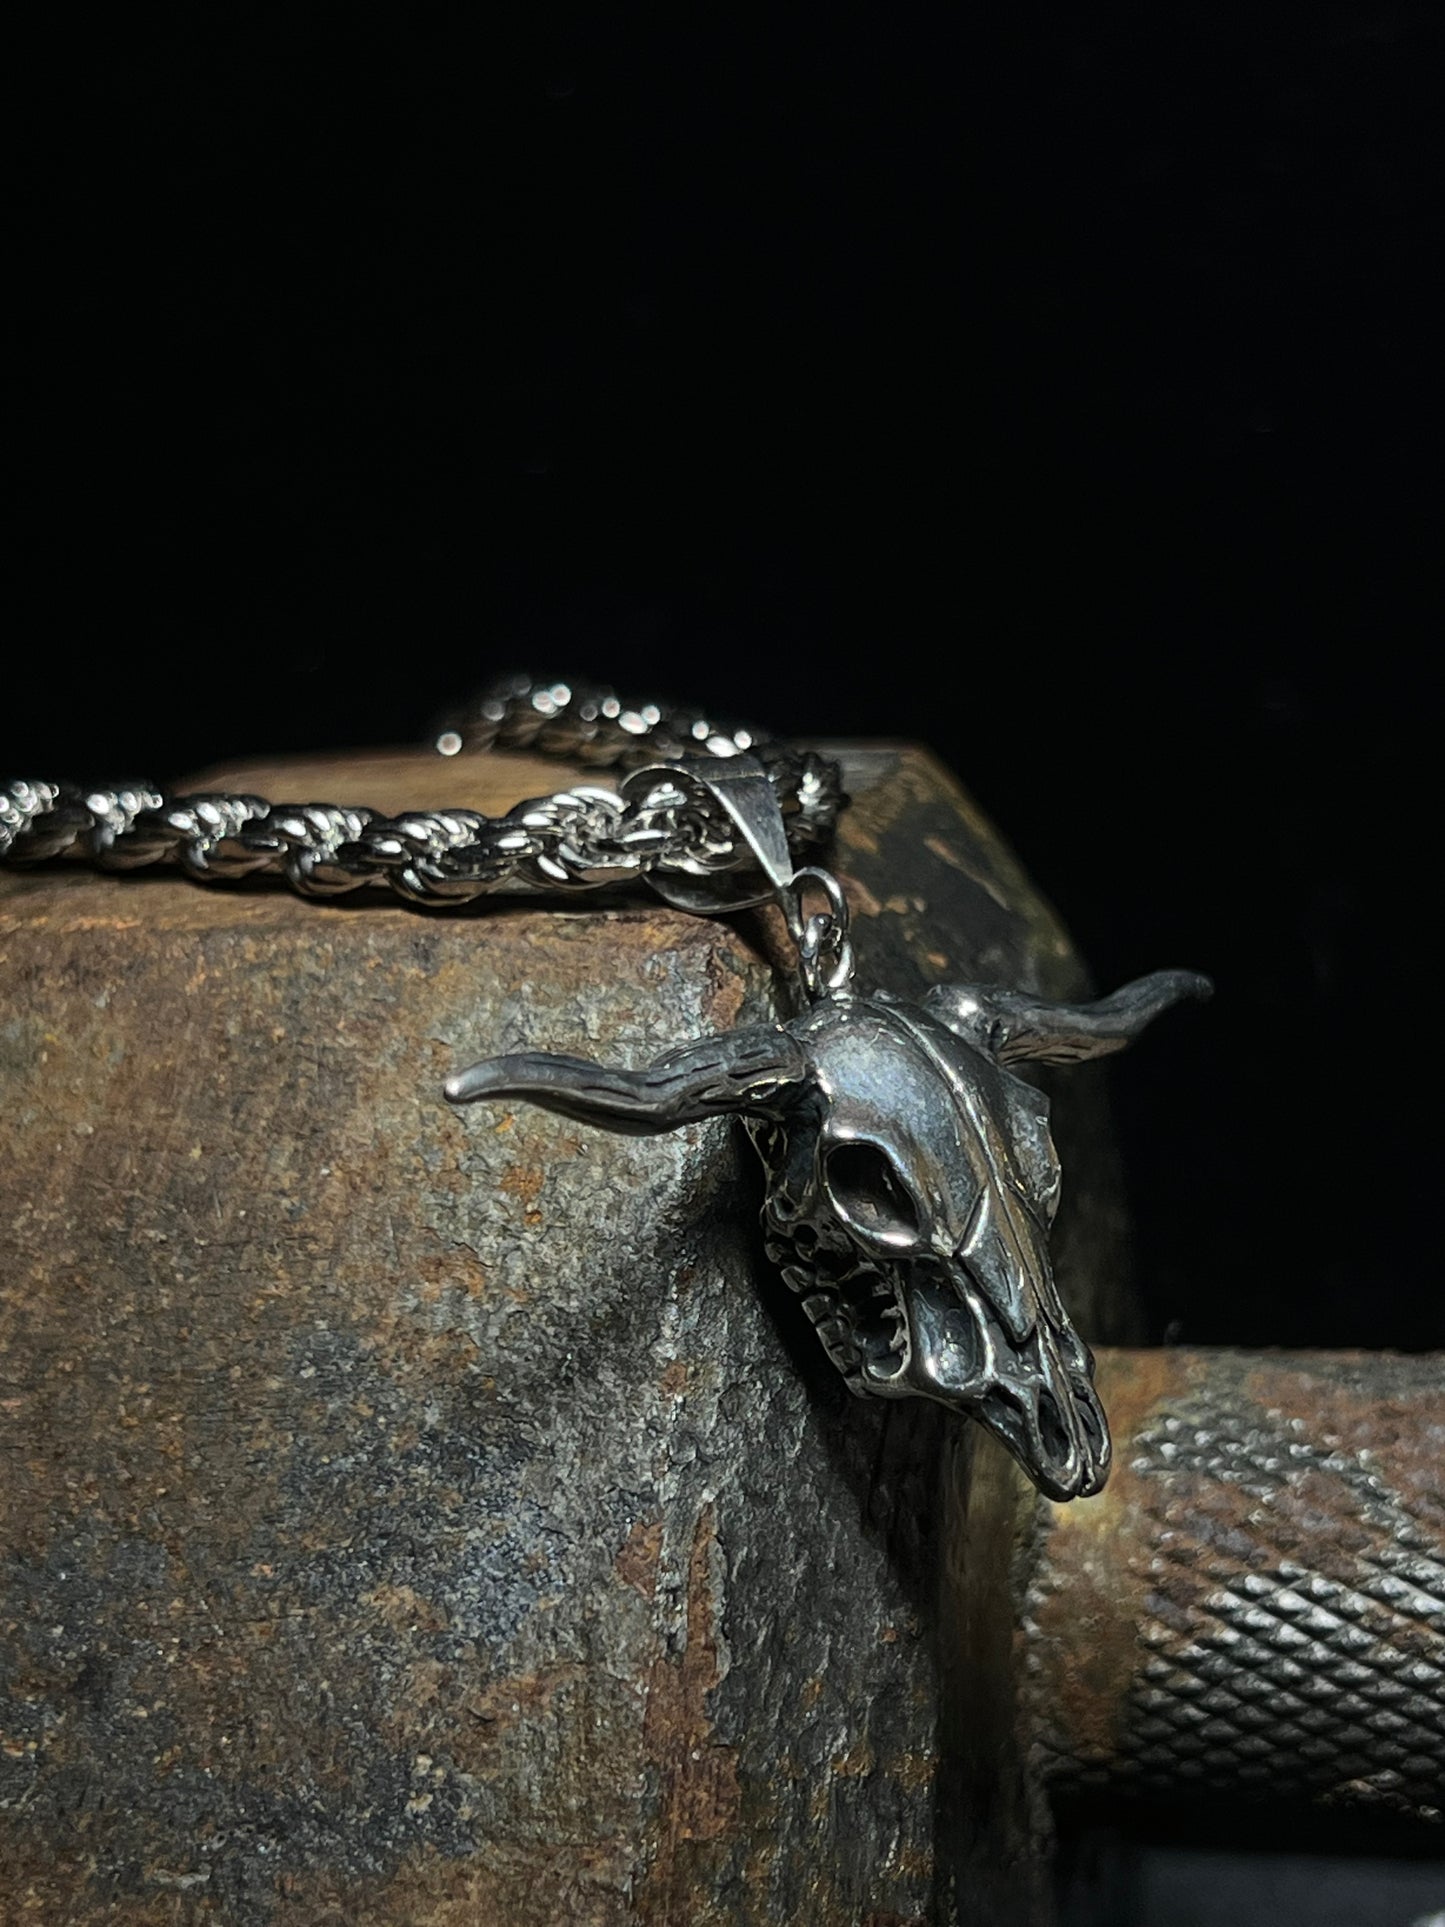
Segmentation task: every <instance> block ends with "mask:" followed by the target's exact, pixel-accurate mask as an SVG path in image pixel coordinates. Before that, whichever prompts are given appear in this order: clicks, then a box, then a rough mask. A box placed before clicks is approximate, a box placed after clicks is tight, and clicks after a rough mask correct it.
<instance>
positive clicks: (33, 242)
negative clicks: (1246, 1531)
mask: <svg viewBox="0 0 1445 1927" xmlns="http://www.w3.org/2000/svg"><path fill="white" fill-rule="evenodd" d="M492 11H493V10H491V9H487V8H480V7H460V6H454V7H449V6H443V5H432V6H405V7H403V6H394V7H386V6H380V5H352V6H348V7H345V8H342V7H335V8H321V7H314V6H306V5H299V4H293V5H291V6H289V7H288V8H285V9H279V10H276V12H275V13H273V12H272V11H270V10H265V11H263V10H260V9H256V10H252V9H248V8H246V7H243V6H228V7H225V8H195V7H191V8H179V7H177V8H171V9H162V8H154V9H151V10H149V11H148V12H147V11H145V10H143V9H142V10H133V9H129V8H124V9H110V10H108V12H106V13H103V14H102V13H101V12H100V11H99V10H96V11H95V12H94V14H93V15H92V14H84V13H82V14H80V15H73V16H68V17H67V18H66V19H65V20H64V21H62V22H61V29H62V41H61V44H59V45H58V46H57V47H53V48H52V49H51V50H50V52H49V54H48V55H47V57H46V59H45V61H44V62H43V63H39V64H37V66H36V67H35V68H34V70H33V71H31V70H22V77H23V78H25V79H26V80H27V81H29V82H30V86H29V91H30V94H31V100H32V106H33V108H34V113H33V129H32V132H31V134H30V137H29V139H28V141H27V145H26V150H25V151H26V160H25V164H24V169H23V173H22V176H21V185H20V192H19V194H18V196H17V200H18V202H19V212H20V217H21V218H20V226H21V233H20V242H19V249H18V268H19V272H18V275H17V278H16V281H15V283H14V284H13V285H14V286H15V287H16V288H17V289H18V303H17V305H18V307H19V310H20V313H21V316H22V319H23V321H24V323H25V339H24V341H23V343H22V345H21V346H20V348H19V349H18V350H17V351H16V354H15V359H14V360H13V361H12V364H11V374H12V386H13V388H14V389H15V390H16V391H17V392H18V396H19V401H20V417H21V419H20V431H19V436H18V439H17V440H16V441H15V442H13V443H12V455H13V463H12V466H13V470H14V472H15V475H16V478H17V480H18V482H19V485H20V496H21V500H20V503H19V507H18V513H17V514H15V515H14V516H13V517H12V522H11V532H12V536H14V538H15V543H14V552H13V559H12V565H11V566H12V582H13V584H14V587H15V591H16V594H15V607H16V610H17V612H18V615H17V620H16V621H15V623H14V626H13V627H12V629H11V632H10V641H9V642H7V643H6V644H5V645H4V654H3V657H0V664H3V705H0V765H4V766H10V767H16V768H23V769H28V770H30V771H31V772H33V773H38V774H51V773H70V774H75V775H93V776H97V777H99V776H102V775H107V774H116V773H121V772H125V771H129V772H131V773H141V774H153V775H157V776H160V777H169V776H173V775H176V774H179V773H181V772H183V771H185V770H186V769H194V768H196V767H198V766H200V765H202V764H204V763H206V762H209V761H213V760H215V759H216V758H218V757H221V756H224V755H229V754H233V753H249V752H257V751H273V750H282V749H308V748H315V747H320V746H328V745H342V744H350V743H363V742H386V741H398V740H402V741H405V740H409V739H412V738H414V737H419V736H420V734H421V732H422V731H423V729H424V728H425V726H426V725H427V723H428V722H429V721H430V720H431V718H432V717H433V716H434V714H435V713H436V712H437V710H438V709H439V708H440V707H442V706H443V705H445V703H446V702H447V701H448V699H450V698H453V697H456V696H459V695H461V694H464V693H465V692H466V691H467V689H468V688H470V687H471V686H472V685H474V684H476V683H477V682H479V681H480V680H482V679H483V678H484V677H486V676H487V675H489V674H490V673H492V672H493V671H495V670H497V669H504V668H511V667H513V666H518V665H520V666H524V667H526V666H530V667H533V668H535V669H537V670H538V671H540V672H547V673H550V672H552V671H553V670H554V669H555V670H558V671H560V672H574V673H575V672H579V671H580V672H586V673H590V674H593V675H596V676H601V677H604V678H606V679H609V680H612V681H614V682H617V683H619V684H621V685H623V686H624V687H625V688H628V689H630V690H634V691H641V692H642V693H647V692H649V691H651V690H654V689H656V690H659V691H661V692H662V693H675V694H678V695H681V696H685V697H690V698H691V697H696V698H698V699H700V700H702V701H704V702H707V703H710V704H713V705H715V706H716V707H718V708H720V709H724V710H727V711H731V712H734V713H740V714H744V715H755V716H756V717H757V718H758V720H760V721H762V722H764V723H767V724H769V725H772V726H774V727H776V728H779V729H781V730H783V731H785V732H787V731H790V730H792V731H797V732H803V733H812V734H822V733H836V734H851V735H885V736H905V737H917V738H921V739H923V740H925V741H927V742H929V743H931V744H932V745H933V746H934V747H935V748H936V749H937V750H938V751H939V752H941V754H942V755H943V756H944V757H945V759H946V760H947V761H948V762H949V763H950V764H952V765H953V766H954V767H955V768H956V769H957V770H958V771H959V772H960V773H961V774H962V775H963V776H964V778H965V779H966V781H967V782H968V783H969V784H970V786H971V787H972V788H973V789H974V791H975V792H976V794H977V795H978V796H979V797H980V799H981V800H982V801H983V803H984V804H985V806H986V807H987V808H988V809H989V811H990V812H991V813H992V814H993V815H994V816H995V817H996V818H997V819H998V820H999V821H1000V822H1001V823H1002V824H1003V826H1004V827H1005V829H1006V830H1007V832H1008V833H1009V834H1010V835H1011V837H1012V838H1013V839H1014V841H1015V842H1016V844H1017V846H1018V847H1019V849H1020V851H1021V853H1022V854H1023V856H1024V858H1025V860H1026V862H1027V863H1028V865H1029V866H1030V868H1031V869H1032V870H1033V872H1034V874H1035V875H1036V876H1037V877H1038V878H1039V880H1040V881H1041V882H1042V884H1043V885H1044V886H1045V888H1046V889H1047V890H1048V892H1049V893H1050V894H1051V895H1052V896H1053V898H1054V899H1055V901H1056V902H1057V903H1058V904H1059V905H1060V907H1061V908H1062V909H1063V911H1064V912H1065V914H1066V916H1067V918H1068V920H1069V921H1070V923H1071V924H1072V926H1073V928H1074V930H1075V931H1076V933H1077V934H1078V936H1079V938H1080V940H1081V942H1082V944H1083V946H1084V948H1085V950H1086V952H1087V954H1088V955H1089V957H1090V959H1091V961H1092V962H1093V964H1094V966H1095V968H1096V970H1097V973H1098V975H1099V976H1100V978H1101V979H1108V980H1110V981H1115V980H1119V979H1122V978H1123V977H1125V976H1127V975H1130V974H1134V973H1137V972H1140V971H1142V970H1145V969H1149V968H1152V967H1154V966H1156V965H1160V964H1165V963H1185V964H1190V965H1194V966H1197V967H1202V968H1205V969H1208V970H1210V971H1211V972H1213V973H1214V975H1215V976H1216V978H1217V980H1218V984H1219V996H1218V999H1217V1001H1216V1002H1215V1004H1214V1005H1213V1006H1212V1007H1211V1008H1210V1010H1209V1011H1208V1012H1207V1013H1204V1014H1202V1015H1201V1014H1195V1013H1191V1014H1190V1015H1189V1016H1187V1017H1183V1018H1178V1019H1175V1020H1174V1022H1173V1024H1172V1025H1171V1026H1170V1027H1168V1029H1167V1030H1166V1029H1164V1028H1161V1030H1160V1032H1159V1033H1158V1034H1157V1035H1156V1036H1155V1037H1153V1038H1151V1040H1150V1042H1149V1044H1148V1046H1147V1048H1145V1049H1143V1050H1141V1051H1140V1052H1139V1053H1138V1055H1137V1056H1136V1057H1134V1058H1133V1059H1131V1060H1130V1062H1129V1064H1128V1066H1127V1068H1121V1070H1120V1073H1119V1076H1118V1078H1117V1080H1116V1081H1117V1087H1118V1092H1119V1099H1120V1110H1121V1128H1122V1131H1123V1135H1124V1145H1125V1151H1126V1155H1127V1158H1128V1163H1129V1168H1130V1172H1131V1176H1132V1181H1133V1186H1134V1191H1135V1202H1136V1207H1137V1210H1138V1213H1139V1218H1140V1223H1141V1249H1142V1253H1143V1257H1144V1261H1145V1262H1144V1273H1145V1282H1146V1286H1147V1289H1148V1293H1149V1308H1150V1310H1149V1315H1150V1320H1151V1327H1152V1330H1153V1334H1154V1336H1155V1337H1160V1336H1164V1335H1166V1334H1167V1335H1173V1336H1178V1337H1181V1338H1183V1339H1185V1340H1187V1341H1198V1342H1204V1341H1216V1340H1217V1341H1254V1342H1278V1343H1288V1344H1300V1343H1326V1344H1342V1343H1345V1344H1364V1345H1377V1344H1381V1343H1396V1344H1403V1345H1430V1344H1436V1345H1438V1344H1441V1343H1445V1299H1442V1296H1441V1293H1440V1289H1439V1283H1438V1266H1437V1264H1436V1262H1435V1260H1436V1254H1435V1249H1434V1191H1435V1183H1436V1178H1435V1173H1436V1169H1437V1162H1436V1157H1437V1151H1438V1142H1437V1138H1436V1133H1435V1132H1434V1129H1433V1108H1432V1103H1431V1099H1430V1095H1429V1083H1428V1072H1427V1069H1426V1066H1425V1064H1424V1062H1423V1059H1422V1046H1423V1045H1424V1044H1425V1043H1426V1042H1428V1041H1429V1038H1428V1032H1429V1029H1430V1024H1431V1020H1430V1017H1429V1012H1430V1008H1431V999H1432V996H1433V993H1434V989H1435V982H1436V976H1437V964H1436V949H1435V945H1434V940H1433V936H1431V935H1430V923H1431V920H1432V919H1431V913H1432V912H1433V910H1434V903H1433V897H1434V893H1435V871H1436V867H1437V866H1436V865H1435V862H1434V854H1433V817H1434V790H1435V785H1434V760H1435V748H1434V743H1435V735H1436V711H1435V699H1434V692H1433V688H1432V685H1431V681H1430V675H1429V671H1430V669H1431V668H1432V667H1433V655H1434V639H1435V636H1436V634H1437V632H1438V622H1439V612H1440V604H1439V601H1438V598H1437V596H1436V593H1435V586H1436V585H1435V582H1434V580H1433V568H1434V550H1435V548H1436V545H1437V540H1438V538H1437V527H1438V517H1439V509H1440V501H1439V488H1438V483H1439V462H1440V453H1439V451H1440V429H1441V410H1440V407H1439V402H1440V398H1441V397H1440V388H1441V383H1440V366H1439V357H1440V352H1441V340H1442V337H1441V331H1440V323H1441V320H1442V314H1441V308H1442V303H1441V302H1440V299H1439V296H1440V292H1441V284H1440V272H1439V268H1438V265H1437V264H1438V258H1439V251H1440V241H1441V230H1440V223H1439V215H1440V212H1441V210H1440V207H1439V193H1438V185H1439V163H1440V148H1439V140H1438V133H1437V128H1438V123H1439V118H1440V105H1439V102H1440V95H1441V79H1442V73H1445V64H1442V59H1441V54H1442V47H1441V35H1440V31H1439V28H1438V25H1437V22H1438V19H1439V9H1438V7H1434V6H1430V5H1411V4H1398V5H1388V4H1378V3H1372V0H1361V3H1360V4H1354V5H1348V4H1334V3H1333V0H1322V3H1321V4H1319V5H1314V6H1310V7H1303V6H1301V7H1299V8H1296V9H1291V10H1285V9H1271V8H1268V7H1265V8H1260V7H1258V6H1257V5H1253V4H1251V5H1242V4H1241V5H1236V6H1227V5H1191V4H1187V0H1180V3H1179V4H1173V5H1170V6H1168V7H1165V8H1160V7H1158V6H1157V5H1150V6H1145V5H1133V6H1119V5H1114V6H1102V7H1095V8H1074V7H1064V6H1055V7H1042V8H1041V7H995V8H982V7H973V8H971V9H963V10H959V9H951V8H949V9H945V8H936V9H931V10H929V12H928V14H927V15H925V16H923V17H910V15H909V14H908V12H907V11H906V10H905V11H899V10H894V9H884V8H882V7H873V8H867V9H856V10H849V11H839V10H836V9H831V8H830V9H823V8H816V9H809V10H807V11H806V12H804V11H803V10H797V9H794V10H789V9H774V10H771V11H769V12H767V13H764V14H759V16H758V17H757V18H755V19H750V18H749V17H747V16H746V15H744V14H740V13H739V12H738V11H737V10H735V9H720V8H675V7H674V8H670V9H666V10H664V9H656V10H647V11H640V10H635V9H626V10H610V9H609V10H602V9H598V10H597V11H596V14H595V15H580V16H577V17H567V16H564V15H563V14H561V13H558V12H556V11H555V10H549V9H547V8H546V7H541V8H537V7H531V8H525V9H521V8H519V9H512V10H510V11H511V12H512V13H513V14H514V15H515V16H516V17H515V18H514V19H513V20H512V21H511V23H510V24H509V25H506V26H505V27H502V26H499V23H498V21H497V20H496V19H495V18H493V17H492ZM608 15H611V16H613V17H607V16H608ZM1427 937H1429V941H1427Z"/></svg>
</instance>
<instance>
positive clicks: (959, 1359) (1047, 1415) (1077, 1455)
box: [870, 1262, 1110, 1499]
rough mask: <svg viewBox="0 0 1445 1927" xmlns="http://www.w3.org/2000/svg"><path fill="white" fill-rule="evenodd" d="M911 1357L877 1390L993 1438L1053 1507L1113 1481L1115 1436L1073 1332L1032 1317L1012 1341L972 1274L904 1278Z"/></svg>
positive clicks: (951, 1271) (911, 1273) (914, 1271)
mask: <svg viewBox="0 0 1445 1927" xmlns="http://www.w3.org/2000/svg"><path fill="white" fill-rule="evenodd" d="M898 1288H899V1290H900V1293H901V1295H902V1299H903V1304H904V1308H905V1318H906V1327H907V1331H908V1338H909V1346H908V1355H907V1358H906V1360H905V1361H904V1363H903V1366H902V1369H901V1370H900V1371H899V1372H898V1373H897V1375H896V1376H895V1377H894V1378H892V1379H891V1380H890V1381H888V1382H887V1383H879V1384H875V1385H872V1386H871V1387H870V1389H871V1390H874V1391H876V1392H882V1393H884V1394H885V1395H891V1396H894V1397H898V1396H902V1395H903V1394H905V1393H913V1394H916V1395H920V1396H922V1397H925V1398H931V1399H934V1400H935V1401H936V1402H938V1403H939V1404H941V1405H947V1406H949V1407H951V1408H952V1409H954V1410H956V1411H963V1412H967V1413H968V1414H969V1415H970V1416H971V1417H973V1418H976V1419H977V1420H978V1421H979V1423H980V1424H981V1425H984V1426H985V1427H987V1429H988V1430H989V1431H990V1432H992V1433H993V1435H994V1436H995V1438H997V1439H998V1440H999V1441H1000V1442H1001V1443H1002V1444H1003V1445H1004V1446H1006V1447H1007V1448H1008V1450H1009V1451H1010V1452H1011V1453H1012V1454H1013V1456H1014V1457H1015V1458H1016V1459H1017V1460H1018V1461H1019V1463H1020V1464H1021V1465H1022V1466H1023V1468H1024V1470H1025V1471H1026V1472H1027V1473H1028V1474H1029V1476H1030V1478H1031V1479H1033V1481H1034V1482H1035V1484H1036V1485H1037V1486H1038V1487H1039V1490H1040V1491H1041V1492H1043V1493H1044V1495H1045V1496H1046V1497H1047V1498H1050V1499H1075V1498H1086V1497H1088V1496H1089V1495H1091V1494H1092V1493H1095V1492H1098V1491H1100V1490H1101V1489H1102V1487H1103V1485H1104V1482H1105V1480H1106V1479H1107V1477H1108V1474H1109V1459H1110V1448H1109V1428H1108V1422H1107V1420H1106V1419H1105V1417H1104V1409H1103V1406H1102V1404H1101V1403H1100V1401H1099V1396H1098V1394H1097V1392H1096V1391H1095V1390H1094V1385H1093V1378H1092V1369H1093V1360H1092V1358H1091V1357H1090V1354H1089V1351H1088V1347H1087V1346H1085V1345H1084V1344H1083V1342H1082V1341H1081V1340H1080V1339H1079V1337H1078V1336H1077V1334H1076V1333H1075V1332H1074V1331H1073V1329H1072V1327H1070V1326H1068V1325H1066V1324H1065V1325H1063V1326H1061V1327H1058V1328H1055V1326H1054V1325H1053V1323H1052V1321H1050V1320H1048V1319H1046V1318H1043V1317H1040V1316H1038V1315H1035V1317H1034V1318H1033V1320H1032V1321H1031V1323H1030V1325H1029V1328H1028V1330H1027V1332H1026V1333H1025V1334H1024V1336H1023V1337H1022V1338H1016V1337H1015V1336H1014V1334H1013V1332H1012V1331H1011V1330H1010V1329H1009V1327H1008V1324H1007V1323H1006V1322H1005V1321H1004V1320H1003V1319H1001V1318H1000V1317H999V1315H998V1313H997V1312H996V1311H995V1310H994V1309H993V1307H992V1306H991V1305H990V1303H989V1302H988V1300H987V1299H986V1298H985V1297H984V1296H983V1294H982V1293H981V1292H980V1290H979V1287H978V1284H977V1282H976V1281H975V1280H974V1279H973V1278H972V1277H971V1275H970V1274H969V1272H968V1270H967V1268H966V1267H965V1266H963V1265H961V1264H959V1263H957V1262H955V1263H953V1264H949V1265H930V1266H926V1267H924V1266H912V1267H908V1268H907V1269H906V1272H903V1273H901V1274H900V1277H899V1283H898Z"/></svg>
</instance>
